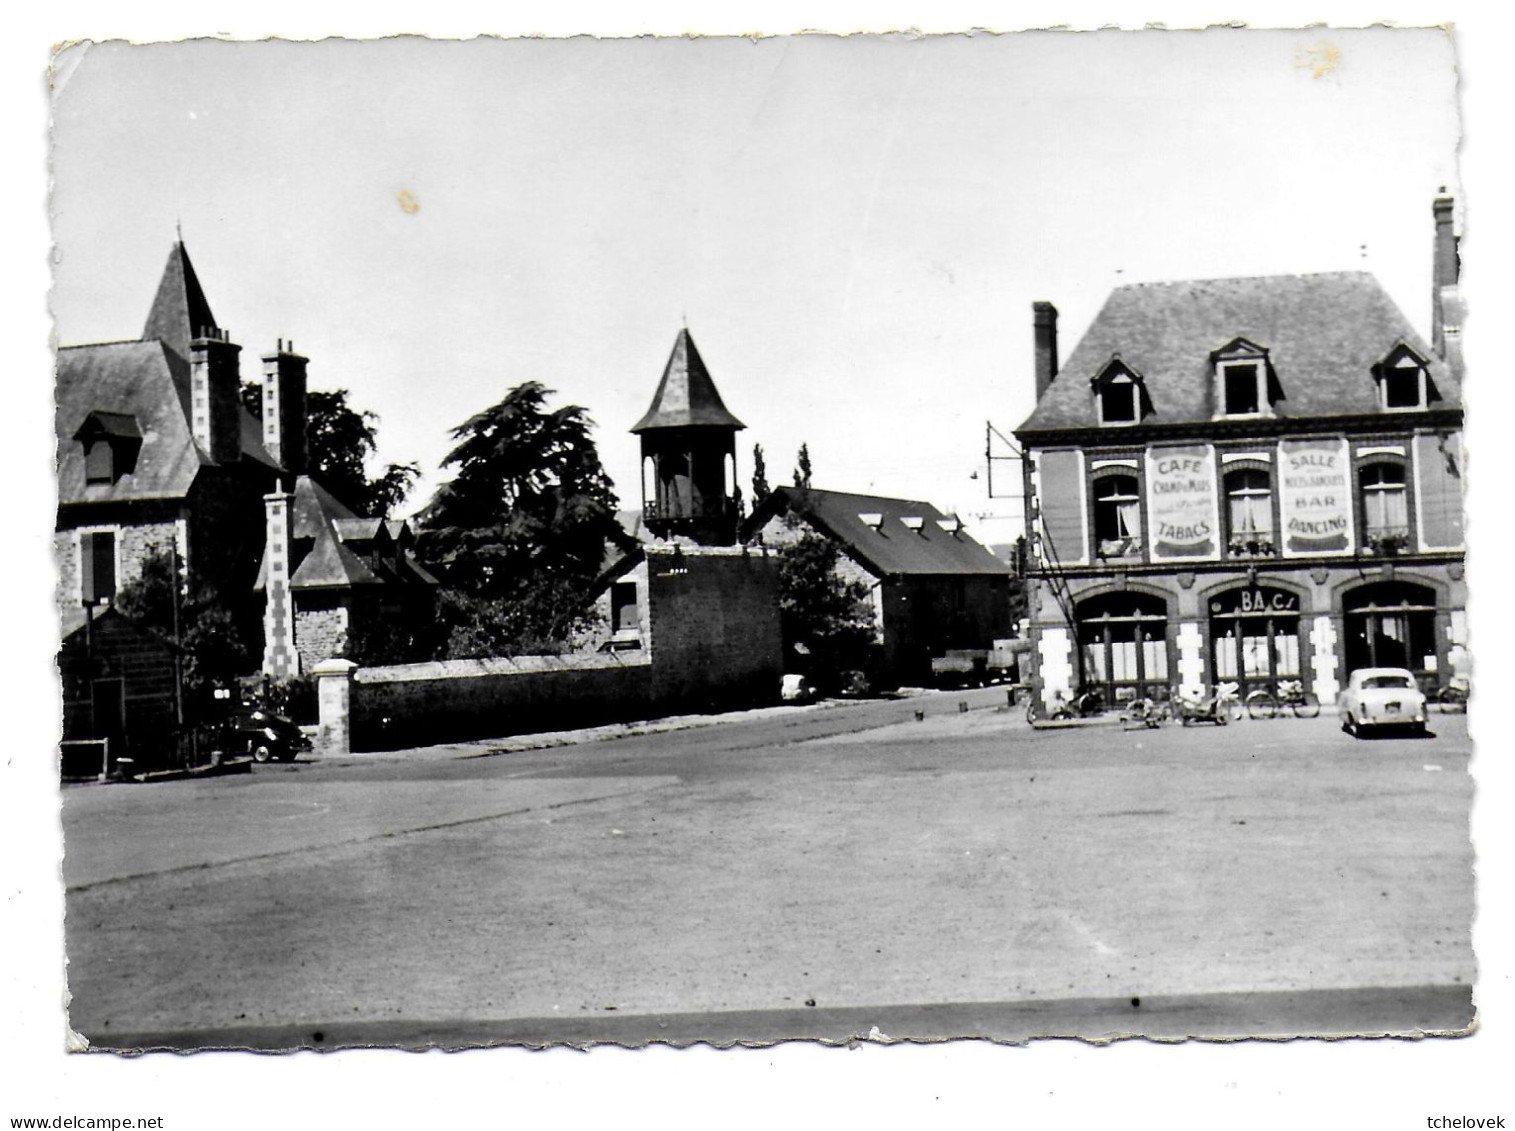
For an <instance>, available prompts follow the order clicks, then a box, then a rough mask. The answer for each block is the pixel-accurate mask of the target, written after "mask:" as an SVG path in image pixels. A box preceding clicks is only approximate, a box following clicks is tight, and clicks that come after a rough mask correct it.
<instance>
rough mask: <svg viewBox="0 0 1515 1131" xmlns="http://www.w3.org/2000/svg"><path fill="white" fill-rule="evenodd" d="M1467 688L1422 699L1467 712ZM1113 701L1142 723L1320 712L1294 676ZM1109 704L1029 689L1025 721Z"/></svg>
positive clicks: (1097, 711) (1091, 712)
mask: <svg viewBox="0 0 1515 1131" xmlns="http://www.w3.org/2000/svg"><path fill="white" fill-rule="evenodd" d="M1468 693H1469V688H1468V684H1467V681H1466V680H1465V679H1456V678H1454V679H1453V680H1452V681H1451V682H1450V683H1449V684H1447V685H1446V686H1445V687H1442V688H1440V689H1438V690H1437V691H1436V692H1434V693H1433V694H1430V695H1427V696H1425V704H1426V706H1427V707H1435V708H1436V709H1438V710H1440V711H1442V712H1443V713H1454V712H1457V713H1460V712H1465V711H1466V710H1467V709H1468ZM1114 706H1115V708H1116V709H1119V710H1120V712H1121V718H1122V720H1123V721H1126V722H1129V723H1140V724H1143V725H1146V726H1160V725H1161V724H1162V723H1164V722H1166V721H1167V720H1168V719H1170V718H1176V719H1178V720H1179V721H1180V722H1181V723H1182V724H1183V725H1184V726H1189V725H1191V724H1193V723H1195V722H1210V723H1215V724H1216V725H1218V726H1226V725H1227V724H1229V723H1232V722H1236V721H1239V720H1241V719H1244V718H1251V719H1272V718H1279V717H1282V716H1283V715H1285V714H1286V713H1292V714H1293V715H1294V716H1295V717H1296V718H1301V719H1313V718H1315V717H1316V716H1318V715H1319V714H1320V699H1319V697H1317V696H1316V695H1315V693H1314V692H1312V691H1310V690H1309V689H1307V688H1306V687H1305V685H1304V682H1303V681H1302V680H1297V679H1286V680H1280V681H1278V683H1277V684H1276V685H1275V686H1274V687H1273V688H1271V689H1270V688H1266V687H1259V688H1254V689H1252V690H1251V691H1248V692H1247V693H1246V695H1245V696H1243V695H1242V694H1241V686H1240V684H1238V683H1236V682H1234V681H1230V680H1226V681H1222V682H1220V683H1217V684H1215V685H1214V686H1213V687H1211V688H1210V689H1209V691H1208V692H1206V693H1203V694H1199V695H1194V694H1189V695H1184V694H1181V693H1179V692H1178V691H1176V690H1169V689H1163V693H1162V694H1161V695H1160V697H1137V698H1134V699H1129V700H1126V701H1124V702H1123V703H1118V704H1115V705H1114ZM1110 709H1111V705H1110V704H1108V703H1106V701H1105V698H1104V696H1103V694H1101V692H1100V691H1098V690H1086V691H1081V692H1079V693H1078V694H1076V695H1074V696H1072V697H1068V696H1065V695H1063V694H1061V693H1058V694H1057V695H1056V696H1054V698H1053V701H1052V703H1051V705H1050V706H1049V705H1048V704H1047V703H1045V702H1044V701H1043V700H1042V699H1041V698H1040V697H1039V696H1034V695H1033V696H1032V697H1031V699H1030V700H1029V701H1028V703H1027V705H1026V721H1027V722H1029V723H1032V724H1036V723H1043V722H1063V721H1067V720H1071V719H1079V718H1091V717H1094V716H1098V715H1103V714H1105V713H1106V712H1107V711H1109V710H1110Z"/></svg>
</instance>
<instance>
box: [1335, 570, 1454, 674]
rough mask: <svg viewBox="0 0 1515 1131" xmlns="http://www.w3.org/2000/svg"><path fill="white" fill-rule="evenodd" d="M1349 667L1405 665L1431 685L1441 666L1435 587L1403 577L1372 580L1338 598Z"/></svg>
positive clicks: (1350, 669) (1396, 666) (1399, 666)
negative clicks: (1342, 616)
mask: <svg viewBox="0 0 1515 1131" xmlns="http://www.w3.org/2000/svg"><path fill="white" fill-rule="evenodd" d="M1342 608H1343V613H1344V619H1345V628H1346V642H1345V659H1346V668H1347V671H1349V672H1352V671H1356V670H1357V669H1358V668H1407V669H1408V670H1409V671H1411V672H1413V673H1414V674H1415V675H1416V677H1417V679H1418V680H1419V682H1420V683H1421V684H1422V685H1426V686H1430V685H1434V683H1435V681H1436V679H1437V673H1438V671H1439V670H1440V668H1441V664H1440V662H1439V660H1438V646H1437V641H1436V592H1435V590H1433V589H1430V588H1428V587H1426V586H1424V585H1415V584H1412V583H1410V582H1403V581H1379V582H1370V583H1369V584H1367V585H1362V586H1359V587H1358V588H1356V589H1354V590H1352V591H1351V592H1349V593H1348V594H1347V595H1346V596H1345V597H1344V598H1343V600H1342Z"/></svg>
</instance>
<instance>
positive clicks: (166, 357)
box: [53, 341, 278, 503]
mask: <svg viewBox="0 0 1515 1131" xmlns="http://www.w3.org/2000/svg"><path fill="white" fill-rule="evenodd" d="M239 412H241V428H242V455H243V457H244V458H247V459H251V460H255V461H257V462H258V463H261V464H263V465H265V466H266V467H268V468H277V467H278V464H277V463H275V462H274V459H273V457H272V456H270V455H269V454H268V452H267V451H266V450H265V449H264V447H263V440H262V428H261V427H259V425H258V422H257V421H256V420H254V419H253V418H252V415H251V414H250V413H248V412H246V411H245V410H241V409H239ZM91 414H94V415H95V416H96V418H97V419H98V418H108V419H115V420H116V421H117V422H118V423H117V426H118V427H124V426H122V425H120V423H119V422H120V418H127V419H129V420H131V421H132V422H133V424H132V426H133V427H135V428H136V429H138V430H139V431H140V432H141V434H142V446H141V449H140V450H139V452H138V454H137V463H136V467H135V468H134V469H133V470H132V471H131V472H130V473H129V474H127V475H123V476H121V478H120V479H118V480H116V481H115V482H114V483H90V484H86V483H85V481H84V445H82V444H81V443H79V441H78V440H77V439H76V436H77V435H78V432H79V429H80V428H81V427H82V426H83V424H84V422H85V420H86V419H87V418H88V417H89V416H90V415H91ZM53 423H54V430H55V435H56V437H57V441H58V499H59V501H60V502H63V503H74V502H104V501H112V500H124V499H153V498H180V497H183V496H184V495H185V494H187V493H188V492H189V488H190V485H191V484H192V483H193V482H194V479H195V474H196V473H197V472H198V471H199V470H200V468H201V466H203V465H208V464H210V463H211V459H210V457H209V456H208V455H207V454H206V453H205V452H203V451H201V450H200V449H199V448H198V447H197V446H196V445H195V442H194V439H193V437H192V436H191V434H190V426H189V363H188V362H186V361H185V360H184V359H183V358H181V357H180V356H179V355H178V354H176V353H174V352H173V351H172V350H171V349H168V348H165V346H164V344H163V343H162V342H156V341H154V342H107V343H104V344H102V345H89V346H64V347H62V348H60V349H59V350H58V384H57V408H56V411H55V413H54V415H53Z"/></svg>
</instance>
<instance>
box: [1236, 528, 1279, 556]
mask: <svg viewBox="0 0 1515 1131" xmlns="http://www.w3.org/2000/svg"><path fill="white" fill-rule="evenodd" d="M1226 553H1228V554H1229V555H1230V556H1231V557H1233V558H1271V557H1273V556H1274V555H1276V554H1277V553H1278V548H1277V547H1276V546H1274V545H1273V535H1272V534H1271V533H1259V534H1247V535H1236V534H1233V535H1232V536H1231V540H1230V541H1229V542H1228V543H1227V544H1226Z"/></svg>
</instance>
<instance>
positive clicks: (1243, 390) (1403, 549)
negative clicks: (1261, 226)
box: [1016, 197, 1468, 704]
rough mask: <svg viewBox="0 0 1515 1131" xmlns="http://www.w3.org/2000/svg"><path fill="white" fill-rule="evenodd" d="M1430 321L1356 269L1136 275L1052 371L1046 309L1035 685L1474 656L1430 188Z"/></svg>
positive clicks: (1315, 676)
mask: <svg viewBox="0 0 1515 1131" xmlns="http://www.w3.org/2000/svg"><path fill="white" fill-rule="evenodd" d="M1434 216H1435V220H1436V241H1435V247H1436V257H1435V261H1436V273H1435V282H1434V293H1433V321H1432V340H1431V342H1429V343H1427V342H1425V341H1424V340H1422V339H1421V338H1420V337H1419V336H1418V335H1417V334H1416V332H1415V331H1414V330H1413V329H1412V327H1411V326H1410V325H1409V323H1408V321H1407V319H1406V318H1405V317H1404V315H1403V314H1402V313H1401V312H1400V311H1399V310H1398V308H1397V307H1396V306H1395V305H1394V304H1393V302H1392V301H1391V300H1390V299H1389V297H1388V295H1387V294H1385V293H1384V291H1383V289H1382V288H1381V287H1380V286H1379V284H1378V283H1377V281H1376V280H1374V279H1373V278H1372V277H1371V276H1370V275H1367V274H1362V273H1338V274H1321V275H1307V276H1284V277H1273V278H1252V279H1218V280H1208V281H1201V282H1186V283H1163V284H1149V285H1137V286H1127V287H1122V288H1119V289H1118V290H1116V291H1115V292H1114V293H1113V294H1112V295H1111V296H1110V298H1109V299H1108V300H1107V302H1106V304H1105V306H1104V308H1103V309H1102V310H1101V311H1100V313H1099V314H1098V315H1097V316H1096V318H1095V320H1094V322H1093V324H1092V325H1091V326H1090V328H1089V330H1088V332H1087V333H1086V334H1085V335H1084V337H1083V339H1082V340H1081V341H1080V342H1079V343H1078V345H1077V347H1076V348H1075V349H1074V351H1073V353H1072V354H1071V355H1070V356H1069V358H1068V363H1067V364H1066V365H1065V366H1063V367H1062V368H1061V369H1059V367H1058V364H1057V312H1056V310H1055V309H1054V308H1053V307H1052V306H1051V305H1050V304H1048V303H1037V304H1035V306H1034V315H1035V337H1036V379H1037V393H1038V398H1037V405H1036V409H1035V411H1034V412H1033V413H1032V414H1031V416H1030V417H1029V418H1028V419H1027V420H1026V422H1025V423H1024V424H1023V425H1022V426H1021V427H1020V428H1019V429H1017V430H1016V437H1017V439H1018V440H1019V442H1020V443H1021V445H1022V447H1023V451H1024V454H1025V456H1026V459H1025V487H1026V492H1025V493H1026V507H1027V527H1026V528H1027V531H1028V534H1029V538H1028V540H1029V542H1030V545H1031V558H1030V567H1029V569H1028V577H1027V588H1028V615H1029V616H1030V618H1031V635H1032V641H1033V648H1032V671H1031V676H1030V679H1031V682H1032V684H1033V688H1034V693H1035V694H1038V695H1040V696H1041V697H1042V698H1043V701H1044V702H1046V703H1048V704H1050V703H1052V702H1053V701H1054V700H1055V699H1056V697H1057V696H1059V695H1062V696H1071V695H1072V694H1074V693H1076V692H1077V691H1079V690H1098V691H1100V692H1101V693H1102V694H1103V695H1104V697H1105V701H1106V702H1107V703H1119V702H1123V701H1127V700H1129V699H1132V698H1135V697H1138V696H1153V697H1163V696H1165V695H1167V694H1169V693H1171V692H1172V691H1173V690H1175V689H1176V690H1178V691H1179V692H1180V693H1182V694H1192V695H1198V694H1203V693H1204V692H1205V691H1206V689H1207V688H1209V687H1210V686H1212V685H1214V684H1215V683H1217V682H1220V681H1223V680H1234V681H1235V682H1237V683H1238V684H1240V685H1241V688H1242V694H1243V695H1245V694H1246V693H1247V692H1249V691H1251V690H1253V689H1254V688H1257V687H1266V688H1269V689H1270V690H1273V689H1276V686H1277V684H1278V683H1279V682H1280V681H1283V680H1301V681H1302V682H1303V683H1304V685H1305V687H1306V688H1308V689H1310V690H1312V691H1314V693H1315V694H1316V695H1317V696H1319V697H1320V699H1321V700H1322V701H1324V702H1329V701H1331V700H1332V699H1334V697H1335V695H1336V693H1337V691H1338V690H1339V688H1340V687H1341V685H1342V683H1343V682H1344V681H1345V679H1346V676H1347V674H1348V673H1349V672H1351V671H1352V670H1354V669H1356V668H1361V667H1377V666H1384V667H1403V668H1408V669H1410V670H1411V671H1413V672H1414V673H1415V674H1416V676H1417V678H1418V679H1419V680H1420V681H1421V683H1422V685H1423V686H1427V687H1430V688H1434V687H1436V686H1439V685H1441V684H1444V683H1445V682H1446V681H1447V680H1448V679H1450V678H1451V677H1452V676H1453V675H1454V674H1458V673H1462V674H1466V670H1467V663H1468V657H1467V649H1466V640H1467V624H1466V616H1465V612H1464V610H1465V608H1466V600H1467V594H1466V586H1465V583H1464V579H1463V531H1462V517H1463V516H1462V500H1463V488H1462V468H1463V455H1462V445H1461V428H1462V402H1461V382H1460V377H1461V368H1462V366H1461V353H1460V328H1461V326H1460V305H1459V303H1458V300H1457V293H1456V281H1457V266H1456V264H1457V257H1456V243H1455V238H1454V237H1453V234H1452V202H1451V200H1450V199H1449V198H1446V197H1442V198H1438V200H1437V201H1436V202H1435V207H1434Z"/></svg>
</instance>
